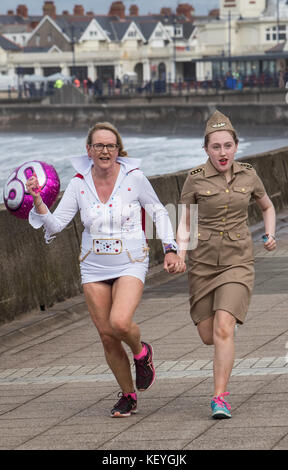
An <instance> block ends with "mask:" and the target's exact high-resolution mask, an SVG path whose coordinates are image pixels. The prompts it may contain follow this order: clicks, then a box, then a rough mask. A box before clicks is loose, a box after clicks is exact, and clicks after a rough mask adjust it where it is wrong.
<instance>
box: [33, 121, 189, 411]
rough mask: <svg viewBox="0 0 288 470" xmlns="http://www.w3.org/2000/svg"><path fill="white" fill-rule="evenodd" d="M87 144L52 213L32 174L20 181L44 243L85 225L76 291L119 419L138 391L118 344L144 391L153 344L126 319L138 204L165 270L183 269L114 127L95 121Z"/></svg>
mask: <svg viewBox="0 0 288 470" xmlns="http://www.w3.org/2000/svg"><path fill="white" fill-rule="evenodd" d="M86 149H87V155H85V156H81V157H74V158H72V159H71V162H72V165H73V167H74V168H75V170H76V172H77V174H76V176H75V177H74V178H73V179H72V180H71V181H70V183H69V185H68V187H67V189H66V190H65V192H64V194H63V197H62V199H61V201H60V203H59V205H58V207H57V208H56V210H55V211H54V212H53V213H51V212H50V211H49V209H48V208H47V206H46V205H45V204H44V202H43V201H42V198H41V193H40V192H38V191H37V187H38V181H37V178H36V177H35V176H32V177H31V178H30V179H29V180H28V181H27V190H28V191H29V192H30V194H32V196H33V199H34V207H33V208H32V210H31V211H30V214H29V222H30V224H31V225H32V226H33V227H34V228H39V227H41V226H44V230H45V240H46V242H47V243H49V242H50V241H51V240H52V238H54V237H53V234H55V233H58V232H60V231H61V230H63V229H64V228H65V227H66V226H67V225H68V223H69V222H70V221H71V220H72V218H73V217H74V216H75V215H76V213H77V212H78V210H79V211H80V216H81V221H82V223H83V225H84V231H83V233H82V247H81V254H80V270H81V279H82V284H83V291H84V295H85V299H86V302H87V306H88V310H89V312H90V315H91V318H92V320H93V322H94V324H95V326H96V328H97V330H98V332H99V335H100V338H101V341H102V344H103V347H104V352H105V357H106V360H107V363H108V365H109V366H110V368H111V370H112V372H113V374H114V376H115V378H116V380H117V382H118V384H119V386H120V388H121V397H120V400H119V401H118V402H117V403H116V404H115V406H114V407H113V409H112V410H111V416H112V417H126V416H130V415H131V413H136V411H137V395H136V393H135V390H134V385H133V379H132V374H131V368H130V362H129V358H128V355H127V353H126V351H125V349H124V348H123V345H122V342H124V343H125V344H126V345H128V346H129V347H130V349H131V351H132V353H133V355H134V363H135V370H136V388H137V389H138V390H139V391H144V390H147V389H148V388H149V387H150V386H151V385H152V383H153V382H154V379H155V369H154V366H153V362H152V356H153V350H152V346H151V345H150V344H148V343H145V342H143V341H141V338H140V330H139V327H138V325H137V324H136V323H135V322H134V321H133V315H134V313H135V310H136V308H137V306H138V304H139V302H140V300H141V297H142V292H143V287H144V282H145V276H146V273H147V270H148V262H149V255H148V251H149V249H148V246H147V242H146V237H145V233H144V231H143V228H142V210H143V208H144V209H145V211H147V212H148V213H149V215H151V216H152V218H153V220H154V222H155V224H156V229H157V235H158V237H159V238H160V239H161V240H162V244H163V249H164V253H165V258H164V269H166V270H167V271H168V272H174V273H176V272H183V271H184V270H185V269H186V266H185V263H184V261H182V260H181V259H180V258H179V257H178V255H177V246H176V243H175V241H174V235H173V230H172V226H171V223H170V220H169V217H168V213H167V211H166V209H165V208H164V207H163V205H162V204H161V203H160V201H159V199H158V197H157V195H156V193H155V192H154V190H153V188H152V186H151V184H150V182H149V181H148V180H147V178H146V177H145V176H144V175H143V173H142V171H140V170H139V168H138V166H139V160H136V159H131V158H128V157H127V153H126V152H125V151H124V150H123V143H122V139H121V136H120V134H119V132H118V131H117V129H116V128H115V127H114V126H112V125H111V124H110V123H98V124H96V125H95V126H94V127H92V128H91V129H90V130H89V133H88V136H87V141H86Z"/></svg>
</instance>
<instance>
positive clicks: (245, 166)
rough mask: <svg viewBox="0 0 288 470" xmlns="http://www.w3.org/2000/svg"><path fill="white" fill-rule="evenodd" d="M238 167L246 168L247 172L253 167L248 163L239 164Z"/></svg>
mask: <svg viewBox="0 0 288 470" xmlns="http://www.w3.org/2000/svg"><path fill="white" fill-rule="evenodd" d="M239 163H240V165H242V166H244V168H247V170H253V166H252V165H250V163H245V162H239Z"/></svg>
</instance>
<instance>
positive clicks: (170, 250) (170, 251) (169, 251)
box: [165, 248, 177, 256]
mask: <svg viewBox="0 0 288 470" xmlns="http://www.w3.org/2000/svg"><path fill="white" fill-rule="evenodd" d="M168 253H175V255H177V251H176V250H173V249H172V248H170V249H169V250H166V251H165V256H166V255H168Z"/></svg>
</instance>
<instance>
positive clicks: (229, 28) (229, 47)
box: [228, 10, 231, 71]
mask: <svg viewBox="0 0 288 470" xmlns="http://www.w3.org/2000/svg"><path fill="white" fill-rule="evenodd" d="M228 63H229V71H231V10H229V12H228Z"/></svg>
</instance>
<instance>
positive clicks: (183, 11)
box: [176, 3, 195, 21]
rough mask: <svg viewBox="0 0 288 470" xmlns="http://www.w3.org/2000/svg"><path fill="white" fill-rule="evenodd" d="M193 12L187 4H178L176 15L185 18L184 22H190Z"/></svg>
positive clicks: (192, 8) (193, 9)
mask: <svg viewBox="0 0 288 470" xmlns="http://www.w3.org/2000/svg"><path fill="white" fill-rule="evenodd" d="M194 12H195V8H194V7H192V5H190V4H189V3H180V4H179V5H178V7H177V10H176V13H177V15H179V16H180V15H183V16H185V18H186V20H190V21H191V20H192V18H193V15H194Z"/></svg>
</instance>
